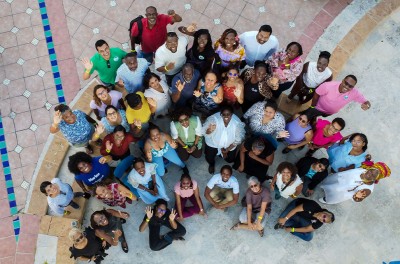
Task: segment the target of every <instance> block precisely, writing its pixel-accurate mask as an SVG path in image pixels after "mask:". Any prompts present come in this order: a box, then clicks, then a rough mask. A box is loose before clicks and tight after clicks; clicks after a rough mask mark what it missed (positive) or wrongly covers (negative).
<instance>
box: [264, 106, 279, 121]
mask: <svg viewBox="0 0 400 264" xmlns="http://www.w3.org/2000/svg"><path fill="white" fill-rule="evenodd" d="M275 114H276V111H275V109H274V108H272V107H269V106H267V107H266V108H265V109H264V116H265V117H266V118H267V119H269V120H270V119H273V118H274V117H275Z"/></svg>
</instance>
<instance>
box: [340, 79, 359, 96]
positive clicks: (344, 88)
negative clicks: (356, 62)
mask: <svg viewBox="0 0 400 264" xmlns="http://www.w3.org/2000/svg"><path fill="white" fill-rule="evenodd" d="M356 84H357V78H356V76H354V75H347V76H346V77H344V79H343V80H342V82H341V83H340V85H339V92H340V93H347V92H350V91H351V89H353V88H354V86H356Z"/></svg>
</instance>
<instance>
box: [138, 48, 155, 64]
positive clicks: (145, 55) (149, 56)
mask: <svg viewBox="0 0 400 264" xmlns="http://www.w3.org/2000/svg"><path fill="white" fill-rule="evenodd" d="M137 54H138V58H143V59H146V60H147V61H148V62H149V63H150V64H151V63H153V57H154V52H143V51H142V50H138V51H137Z"/></svg>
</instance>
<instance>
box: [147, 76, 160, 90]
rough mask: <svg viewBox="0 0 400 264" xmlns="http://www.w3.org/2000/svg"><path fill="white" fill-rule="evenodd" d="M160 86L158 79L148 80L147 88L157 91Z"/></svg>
mask: <svg viewBox="0 0 400 264" xmlns="http://www.w3.org/2000/svg"><path fill="white" fill-rule="evenodd" d="M159 85H160V82H159V81H158V79H157V78H156V77H154V76H153V77H151V78H150V80H149V87H151V88H153V89H157V88H158V86H159Z"/></svg>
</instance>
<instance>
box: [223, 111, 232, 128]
mask: <svg viewBox="0 0 400 264" xmlns="http://www.w3.org/2000/svg"><path fill="white" fill-rule="evenodd" d="M221 116H222V120H224V124H225V125H228V124H229V122H230V121H231V119H232V112H231V111H229V110H228V109H225V110H224V111H222V112H221Z"/></svg>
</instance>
